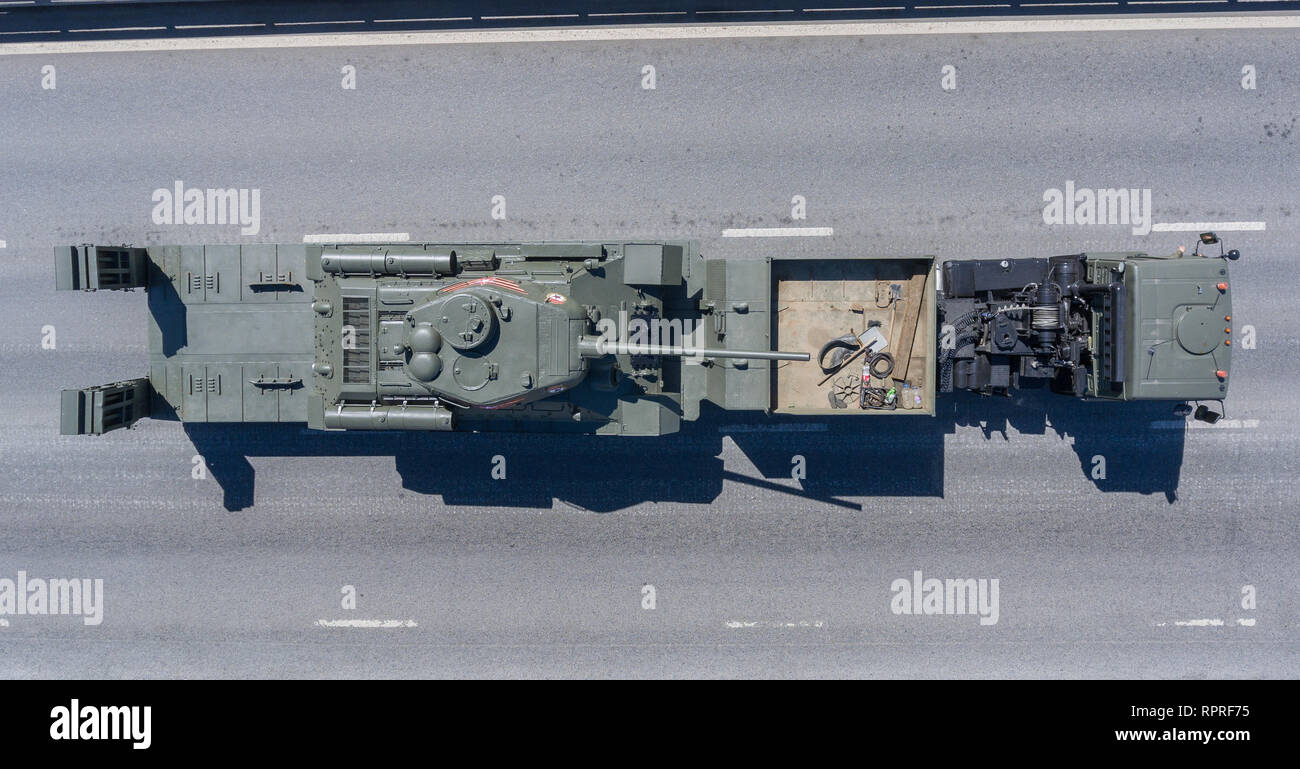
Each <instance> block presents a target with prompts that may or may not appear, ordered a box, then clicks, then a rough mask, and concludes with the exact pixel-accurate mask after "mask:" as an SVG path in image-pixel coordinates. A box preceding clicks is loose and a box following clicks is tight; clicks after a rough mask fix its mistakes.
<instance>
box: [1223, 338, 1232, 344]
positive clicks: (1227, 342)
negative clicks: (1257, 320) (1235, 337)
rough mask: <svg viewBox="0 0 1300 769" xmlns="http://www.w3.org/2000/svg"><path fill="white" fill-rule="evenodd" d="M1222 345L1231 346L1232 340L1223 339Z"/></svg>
mask: <svg viewBox="0 0 1300 769" xmlns="http://www.w3.org/2000/svg"><path fill="white" fill-rule="evenodd" d="M1223 343H1224V344H1226V345H1231V344H1232V340H1231V339H1224V340H1223Z"/></svg>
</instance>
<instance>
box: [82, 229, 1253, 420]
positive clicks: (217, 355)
mask: <svg viewBox="0 0 1300 769" xmlns="http://www.w3.org/2000/svg"><path fill="white" fill-rule="evenodd" d="M1234 253H1235V252H1234ZM56 285H57V287H58V288H60V289H66V290H87V291H93V290H108V289H112V290H130V289H137V288H143V289H145V290H146V293H147V303H148V316H149V327H148V334H149V358H150V368H149V372H148V376H141V377H139V378H136V379H130V380H125V381H121V382H116V383H113V384H108V385H103V386H99V387H91V388H87V389H79V390H64V391H63V393H62V404H61V406H62V408H61V430H62V432H63V433H64V434H101V433H105V432H109V431H111V430H113V429H117V428H121V427H129V426H130V425H131V424H132V423H134V422H135V421H136V420H138V419H141V418H143V417H154V418H164V419H179V420H181V421H184V422H226V423H230V422H298V423H306V424H307V426H309V427H311V428H315V429H320V430H432V431H446V430H473V431H527V432H589V433H598V434H610V435H662V434H665V433H671V432H674V431H676V430H677V429H678V428H679V425H680V422H681V421H682V420H688V421H689V420H693V419H696V418H697V417H698V416H699V414H700V410H701V406H702V404H704V403H711V404H713V405H715V406H717V407H718V408H721V409H730V410H745V411H766V412H769V413H771V414H773V415H782V414H792V415H845V414H854V415H863V416H880V415H885V414H912V415H932V414H934V413H935V399H936V398H937V397H941V396H942V394H943V393H946V392H951V391H953V390H962V389H964V390H971V391H975V392H981V393H985V394H998V393H1008V392H1010V391H1011V390H1012V389H1013V388H1015V387H1021V386H1027V385H1030V384H1034V383H1040V384H1050V386H1051V387H1052V389H1054V390H1056V391H1058V392H1061V393H1064V394H1067V395H1072V396H1076V397H1083V398H1096V399H1110V400H1142V399H1155V400H1170V401H1188V400H1222V398H1223V397H1225V395H1226V392H1227V383H1228V378H1229V371H1230V365H1229V364H1230V347H1231V331H1230V326H1228V325H1227V324H1229V323H1230V319H1231V303H1230V291H1229V288H1228V285H1227V261H1225V260H1223V259H1212V258H1206V257H1202V256H1200V255H1189V256H1185V257H1184V256H1181V255H1180V256H1179V257H1178V258H1164V259H1158V258H1152V257H1149V256H1146V255H1143V254H1137V253H1125V254H1099V255H1086V254H1078V255H1071V256H1063V257H1051V258H1048V259H1037V258H1026V259H1010V260H973V261H960V262H949V263H947V264H945V265H943V266H942V267H941V268H940V267H937V266H936V264H935V260H934V258H933V257H929V256H904V257H890V258H846V259H817V260H788V259H761V258H760V259H705V258H704V257H703V256H702V255H701V254H700V252H699V248H698V244H697V243H695V242H693V241H656V242H641V241H638V242H603V243H602V242H545V243H496V244H493V243H484V244H479V243H466V244H434V243H394V244H383V245H357V244H351V245H350V244H337V245H305V244H291V245H245V246H238V245H221V246H151V247H148V248H133V247H129V246H120V247H118V246H90V245H86V246H73V247H65V248H60V249H57V251H56ZM868 339H870V340H872V341H871V342H870V345H868V344H867V342H866V340H868ZM828 356H829V357H828ZM886 369H888V370H886Z"/></svg>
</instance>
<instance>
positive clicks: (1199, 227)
mask: <svg viewBox="0 0 1300 769" xmlns="http://www.w3.org/2000/svg"><path fill="white" fill-rule="evenodd" d="M1263 230H1264V222H1157V223H1155V224H1153V225H1151V231H1152V232H1210V231H1215V232H1262V231H1263Z"/></svg>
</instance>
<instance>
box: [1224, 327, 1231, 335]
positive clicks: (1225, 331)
mask: <svg viewBox="0 0 1300 769" xmlns="http://www.w3.org/2000/svg"><path fill="white" fill-rule="evenodd" d="M1223 333H1225V334H1231V333H1232V328H1231V327H1228V328H1225V329H1224V330H1223Z"/></svg>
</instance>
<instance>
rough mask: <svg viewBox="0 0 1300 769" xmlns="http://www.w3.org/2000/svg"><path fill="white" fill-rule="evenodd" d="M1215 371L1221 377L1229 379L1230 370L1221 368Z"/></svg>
mask: <svg viewBox="0 0 1300 769" xmlns="http://www.w3.org/2000/svg"><path fill="white" fill-rule="evenodd" d="M1214 373H1215V374H1217V375H1218V377H1219V378H1220V379H1227V378H1228V372H1226V371H1224V370H1223V369H1219V370H1218V371H1216V372H1214Z"/></svg>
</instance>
